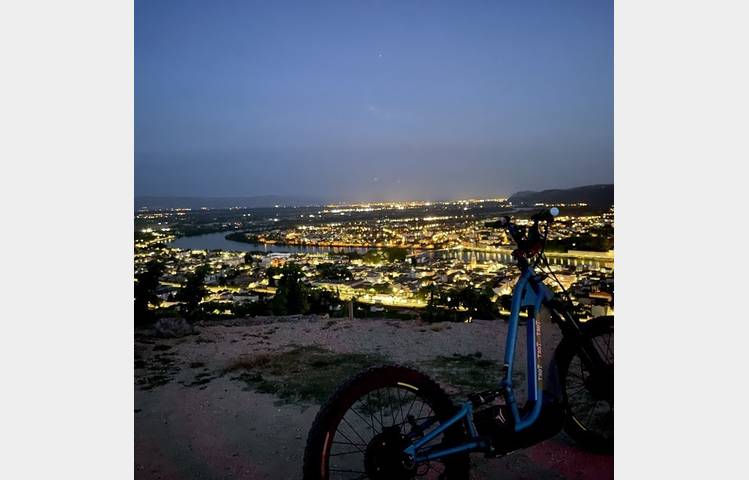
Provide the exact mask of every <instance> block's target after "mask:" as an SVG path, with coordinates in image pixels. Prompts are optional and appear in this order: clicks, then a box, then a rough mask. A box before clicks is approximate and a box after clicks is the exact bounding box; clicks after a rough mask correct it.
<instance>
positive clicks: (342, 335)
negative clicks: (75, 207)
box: [135, 317, 613, 479]
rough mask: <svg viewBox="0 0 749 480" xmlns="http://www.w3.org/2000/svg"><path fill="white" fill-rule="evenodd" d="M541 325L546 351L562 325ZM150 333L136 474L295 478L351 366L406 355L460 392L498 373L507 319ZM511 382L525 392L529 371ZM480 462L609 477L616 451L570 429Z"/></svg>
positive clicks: (538, 474) (553, 475)
mask: <svg viewBox="0 0 749 480" xmlns="http://www.w3.org/2000/svg"><path fill="white" fill-rule="evenodd" d="M545 327H546V328H544V332H545V333H544V345H545V348H544V352H545V353H546V354H547V356H549V355H550V354H551V352H553V346H554V345H556V343H558V341H559V335H558V333H557V332H556V330H555V329H554V327H551V326H550V325H545ZM153 333H154V332H152V331H146V330H143V331H137V332H136V338H135V472H136V478H141V479H239V478H242V479H297V478H300V477H301V466H302V455H303V452H304V446H305V440H306V437H307V432H308V431H309V428H310V426H311V424H312V421H313V419H314V417H315V415H316V413H317V410H318V409H319V404H320V403H321V402H322V401H324V399H325V398H327V397H328V395H329V394H330V393H331V392H332V390H333V389H334V388H335V386H336V385H337V384H338V383H340V382H341V381H342V380H344V379H345V378H346V377H347V376H349V375H351V374H352V373H354V372H356V371H358V370H360V369H362V368H365V367H366V366H367V365H370V364H373V363H380V362H382V361H388V362H395V363H401V364H407V365H410V366H413V367H416V368H418V369H420V370H422V371H425V372H427V373H429V374H430V375H431V376H433V378H436V379H437V380H439V381H440V383H441V384H442V385H443V387H444V388H445V389H446V390H447V391H448V392H449V393H451V394H452V395H455V396H456V397H460V396H461V395H463V394H464V393H466V392H470V391H475V390H477V389H480V388H482V387H484V386H491V385H492V384H493V383H494V382H496V381H497V380H498V375H499V373H498V371H499V370H498V369H499V361H500V358H501V354H502V352H503V351H504V336H505V334H506V324H505V323H504V322H503V321H480V320H477V321H474V322H472V323H442V324H432V325H430V324H422V323H421V322H418V321H395V320H373V319H366V320H365V319H355V320H341V319H323V318H318V317H282V318H273V317H270V318H255V319H247V320H237V321H230V322H224V323H222V324H215V323H214V324H210V325H198V326H197V328H196V331H195V332H194V333H193V334H192V335H187V336H184V337H181V338H169V339H167V338H159V337H157V336H155V335H154V334H153ZM523 343H524V342H522V341H521V342H519V346H521V347H520V348H519V349H518V351H517V355H519V356H523V355H524V349H523V348H522V344H523ZM520 358H523V357H520ZM518 365H519V366H522V365H524V361H519V362H518ZM521 368H522V367H521ZM514 380H515V381H516V382H517V383H518V387H519V394H520V396H521V397H522V395H523V388H522V385H523V383H524V376H523V375H522V373H520V374H518V375H517V376H516V377H515V379H514ZM472 462H473V469H472V471H473V476H474V478H475V479H490V478H503V479H525V478H528V479H530V478H534V479H605V478H613V457H612V456H609V455H596V454H591V453H588V452H585V451H582V450H580V449H579V448H577V447H576V446H575V444H574V442H573V441H572V440H570V439H569V438H568V437H566V436H565V434H563V433H562V434H560V435H558V436H557V437H555V438H553V439H551V440H548V441H546V442H544V443H542V444H539V445H537V446H535V447H532V448H529V449H526V450H523V451H520V452H517V453H515V454H513V455H510V456H508V457H505V458H501V459H491V460H490V459H485V458H483V457H482V456H481V455H479V454H475V455H472Z"/></svg>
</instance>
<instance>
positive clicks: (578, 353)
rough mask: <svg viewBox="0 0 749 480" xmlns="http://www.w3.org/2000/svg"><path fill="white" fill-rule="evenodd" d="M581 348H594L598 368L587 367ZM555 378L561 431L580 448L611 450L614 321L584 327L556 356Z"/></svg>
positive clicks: (602, 320) (598, 321)
mask: <svg viewBox="0 0 749 480" xmlns="http://www.w3.org/2000/svg"><path fill="white" fill-rule="evenodd" d="M583 345H589V346H590V347H592V348H594V349H595V350H596V351H597V352H598V355H597V357H598V358H600V360H601V364H600V365H598V364H597V365H591V364H590V361H589V360H587V358H588V357H589V356H588V355H586V354H585V352H584V351H583V348H584V347H583ZM558 362H559V363H558V366H559V377H560V379H561V387H562V393H563V398H564V403H565V408H566V420H565V431H566V432H567V433H568V434H569V435H570V436H571V437H572V438H574V439H575V440H576V441H577V442H579V443H580V444H582V445H583V446H585V447H587V448H589V449H591V450H597V451H605V452H610V451H613V449H614V318H613V317H599V318H594V319H593V320H590V321H588V322H586V323H585V324H584V327H583V338H581V339H580V340H579V341H576V342H574V343H571V344H568V345H566V346H565V347H564V348H562V349H561V351H560V352H559V357H558Z"/></svg>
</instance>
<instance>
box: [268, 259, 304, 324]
mask: <svg viewBox="0 0 749 480" xmlns="http://www.w3.org/2000/svg"><path fill="white" fill-rule="evenodd" d="M281 275H282V276H281V278H280V280H278V282H277V288H276V294H275V296H274V297H273V313H274V314H276V315H294V314H297V313H307V312H309V298H308V296H309V291H310V288H309V286H308V285H307V284H305V283H304V282H303V281H302V279H303V277H304V274H303V273H302V269H301V268H300V267H299V266H298V265H296V264H294V263H287V264H286V265H284V266H283V268H281Z"/></svg>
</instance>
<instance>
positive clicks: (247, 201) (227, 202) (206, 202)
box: [135, 195, 324, 210]
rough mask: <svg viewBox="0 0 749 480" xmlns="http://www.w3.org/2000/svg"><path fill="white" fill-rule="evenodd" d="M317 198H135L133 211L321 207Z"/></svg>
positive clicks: (277, 196)
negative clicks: (150, 209)
mask: <svg viewBox="0 0 749 480" xmlns="http://www.w3.org/2000/svg"><path fill="white" fill-rule="evenodd" d="M322 204H324V202H323V201H322V200H321V199H318V198H311V197H309V198H307V197H286V196H282V195H261V196H254V197H155V196H136V197H135V209H136V210H137V209H140V208H144V207H146V208H202V207H206V208H231V207H245V208H262V207H273V206H275V205H282V206H284V207H301V206H306V205H322Z"/></svg>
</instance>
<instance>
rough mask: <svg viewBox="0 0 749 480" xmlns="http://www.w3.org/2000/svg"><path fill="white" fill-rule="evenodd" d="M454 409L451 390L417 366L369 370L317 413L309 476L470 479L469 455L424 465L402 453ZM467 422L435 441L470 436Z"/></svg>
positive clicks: (307, 459) (316, 479) (307, 456)
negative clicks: (422, 430)
mask: <svg viewBox="0 0 749 480" xmlns="http://www.w3.org/2000/svg"><path fill="white" fill-rule="evenodd" d="M454 413H455V407H454V405H453V403H452V401H451V400H450V398H449V397H448V396H447V394H445V392H444V391H443V390H442V389H441V388H440V387H439V385H437V384H436V383H435V382H434V381H432V380H431V379H430V378H429V377H427V376H426V375H424V374H422V373H420V372H418V371H416V370H412V369H410V368H405V367H401V366H397V365H384V366H379V367H373V368H370V369H368V370H365V371H364V372H362V373H360V374H358V375H357V376H355V377H354V378H352V379H351V380H349V381H347V382H346V383H344V384H343V385H341V386H340V387H339V388H338V390H337V391H336V392H335V393H334V394H333V396H332V397H331V398H330V399H329V400H328V402H327V403H326V404H325V405H323V407H322V408H321V409H320V412H319V413H318V414H317V417H316V418H315V421H314V423H313V425H312V428H311V430H310V432H309V436H308V437H307V448H306V449H305V452H304V480H331V479H341V480H343V479H346V480H354V479H357V480H358V479H365V478H367V479H372V480H379V479H383V480H400V479H404V480H405V479H412V478H418V479H422V478H423V479H449V480H467V479H468V472H469V468H470V461H469V455H468V454H467V453H463V454H458V455H454V456H450V457H446V458H444V459H441V460H438V461H433V462H430V463H424V464H420V465H408V462H404V456H403V454H402V450H403V449H404V448H405V447H406V446H408V445H409V444H410V443H412V441H413V439H412V437H413V436H414V435H416V436H418V432H419V430H418V428H419V426H423V425H424V423H425V422H428V421H430V420H431V421H432V422H433V424H432V425H429V426H428V427H426V428H425V431H429V430H431V429H433V428H436V426H437V425H438V424H439V422H440V421H444V420H446V419H448V418H450V417H451V416H452V415H453V414H454ZM461 423H462V422H458V424H456V425H455V426H454V427H451V428H450V429H448V430H447V431H446V432H445V434H443V435H441V436H440V437H438V438H437V439H435V440H433V441H432V442H430V444H429V445H434V444H438V443H440V442H444V443H449V444H457V443H458V442H460V441H462V440H464V439H465V432H464V428H463V426H462V425H461Z"/></svg>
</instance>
